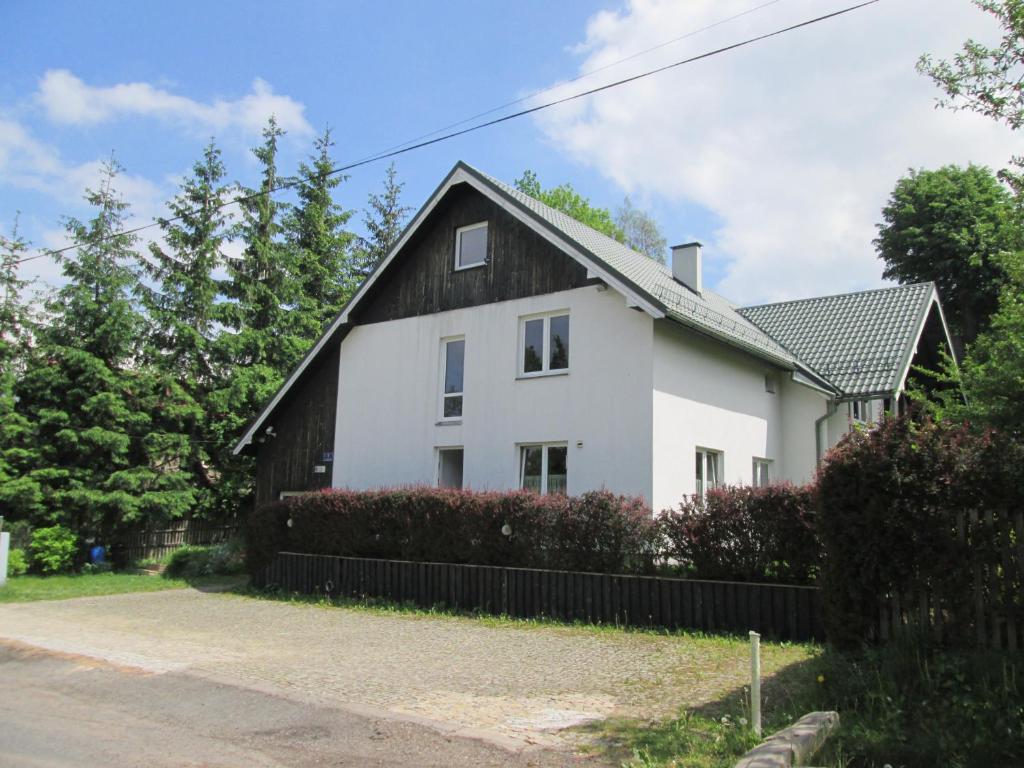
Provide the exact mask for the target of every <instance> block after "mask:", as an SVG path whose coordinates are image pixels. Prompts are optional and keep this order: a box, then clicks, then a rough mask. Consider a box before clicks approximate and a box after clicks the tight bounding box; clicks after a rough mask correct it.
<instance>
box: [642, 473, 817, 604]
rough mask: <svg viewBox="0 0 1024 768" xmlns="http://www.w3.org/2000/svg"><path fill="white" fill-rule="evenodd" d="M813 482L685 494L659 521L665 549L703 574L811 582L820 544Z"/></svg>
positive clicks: (689, 572)
mask: <svg viewBox="0 0 1024 768" xmlns="http://www.w3.org/2000/svg"><path fill="white" fill-rule="evenodd" d="M813 504H814V490H813V487H812V486H809V485H804V486H795V485H790V484H788V483H780V484H776V485H770V486H767V487H763V488H754V487H750V486H729V487H724V488H716V489H714V490H710V491H708V492H707V495H706V498H704V499H701V498H698V497H693V498H689V499H687V500H685V501H684V502H683V503H682V504H680V505H679V507H678V508H677V509H675V510H668V511H666V512H664V513H663V514H662V515H661V517H660V519H659V523H660V526H661V530H662V531H663V533H664V535H665V540H666V550H665V554H666V555H667V556H668V557H670V558H671V559H672V560H674V561H675V562H676V563H678V565H679V566H680V567H681V568H682V569H684V571H685V572H686V573H687V575H690V576H692V577H694V578H699V579H725V580H732V581H762V582H777V583H783V584H809V583H812V582H813V581H814V579H815V576H816V574H817V571H818V567H819V558H820V552H821V546H820V543H819V542H818V538H817V534H816V533H815V527H814V517H815V515H814V511H813Z"/></svg>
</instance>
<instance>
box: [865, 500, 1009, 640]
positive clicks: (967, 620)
mask: <svg viewBox="0 0 1024 768" xmlns="http://www.w3.org/2000/svg"><path fill="white" fill-rule="evenodd" d="M955 536H956V542H957V544H958V545H959V547H960V557H959V562H948V563H942V562H940V563H937V570H939V571H943V570H945V571H947V573H946V574H942V575H943V580H944V581H945V586H944V587H943V588H942V589H941V591H940V589H938V588H936V586H933V585H929V584H928V583H927V582H926V583H925V584H923V585H920V586H918V587H916V588H914V587H911V588H908V589H900V590H892V591H890V592H889V594H886V595H884V596H883V598H882V600H881V601H880V603H881V604H880V606H879V622H878V639H879V640H880V641H882V642H885V641H887V640H889V639H890V638H893V637H896V636H897V635H899V634H901V633H904V632H907V631H908V630H909V631H912V632H914V633H916V634H919V635H923V636H924V637H927V638H929V639H931V640H932V641H934V642H936V643H938V644H941V645H957V646H970V647H976V648H992V649H1004V650H1009V651H1019V650H1024V512H997V511H994V510H991V509H990V510H988V511H986V512H984V513H982V514H980V515H979V514H978V513H977V512H970V513H960V514H959V515H958V516H957V520H956V529H955ZM932 578H934V575H933V576H932Z"/></svg>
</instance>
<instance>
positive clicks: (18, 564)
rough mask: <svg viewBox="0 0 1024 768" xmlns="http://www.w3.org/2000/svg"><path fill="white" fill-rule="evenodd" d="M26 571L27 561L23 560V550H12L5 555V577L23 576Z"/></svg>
mask: <svg viewBox="0 0 1024 768" xmlns="http://www.w3.org/2000/svg"><path fill="white" fill-rule="evenodd" d="M27 570H28V561H27V560H26V559H25V550H23V549H12V550H9V551H8V553H7V575H8V576H10V577H12V578H13V577H15V576H23V575H25V571H27Z"/></svg>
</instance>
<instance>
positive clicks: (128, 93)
mask: <svg viewBox="0 0 1024 768" xmlns="http://www.w3.org/2000/svg"><path fill="white" fill-rule="evenodd" d="M35 98H36V101H37V102H38V103H39V104H40V105H41V106H42V107H43V108H44V109H45V111H46V114H47V116H48V117H49V118H50V120H52V121H54V122H57V123H64V124H67V125H95V124H98V123H104V122H109V121H111V120H116V119H118V118H121V117H131V116H139V117H151V118H154V119H157V120H163V121H166V122H169V123H174V124H179V125H184V126H185V127H187V128H188V129H190V130H192V131H196V132H199V133H209V132H211V131H212V132H216V133H222V132H225V131H230V130H241V131H243V132H245V133H257V132H259V131H260V130H261V129H262V128H263V126H264V125H265V124H266V121H267V118H268V117H270V115H274V116H275V117H276V118H277V122H278V124H279V125H280V126H281V127H282V128H283V129H284V130H286V131H288V132H289V133H290V134H293V135H297V136H308V135H310V134H312V132H313V129H312V126H310V124H309V122H308V121H307V120H306V117H305V110H306V108H305V106H304V105H303V104H301V103H300V102H298V101H295V100H294V99H292V98H291V97H290V96H283V95H281V94H276V93H274V90H273V88H271V86H270V84H269V83H267V82H266V81H264V80H261V79H259V78H257V79H256V80H254V81H253V83H252V89H251V91H250V92H249V93H248V94H246V95H244V96H242V97H240V98H238V99H234V100H227V99H215V100H213V101H212V102H209V103H204V102H200V101H195V100H194V99H190V98H188V97H186V96H179V95H177V94H173V93H171V92H169V91H167V90H164V89H162V88H157V87H156V86H153V85H151V84H150V83H119V84H117V85H111V86H93V85H89V84H87V83H85V82H84V81H82V79H81V78H79V77H77V76H76V75H74V74H73V73H71V72H69V71H68V70H66V69H52V70H49V71H48V72H46V74H44V75H43V77H42V79H41V80H40V82H39V90H38V92H37V93H36V96H35Z"/></svg>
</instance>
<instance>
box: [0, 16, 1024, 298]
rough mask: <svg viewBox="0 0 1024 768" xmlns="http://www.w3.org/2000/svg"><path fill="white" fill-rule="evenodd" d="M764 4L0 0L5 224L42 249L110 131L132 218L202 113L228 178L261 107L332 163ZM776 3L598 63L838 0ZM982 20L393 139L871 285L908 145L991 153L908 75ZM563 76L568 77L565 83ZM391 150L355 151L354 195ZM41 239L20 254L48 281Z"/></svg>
mask: <svg viewBox="0 0 1024 768" xmlns="http://www.w3.org/2000/svg"><path fill="white" fill-rule="evenodd" d="M763 4H764V0H714V1H712V0H679V1H677V2H657V1H656V0H636V2H633V3H628V4H621V3H602V2H559V3H551V2H533V1H520V2H516V3H496V2H495V3H492V2H487V3H480V2H447V3H422V2H375V3H364V2H359V3H355V2H352V3H338V2H295V3H287V4H286V3H269V2H256V1H255V0H250V1H249V2H215V3H199V2H186V1H179V2H175V3H173V4H156V3H138V2H134V3H128V2H98V3H89V4H84V3H57V2H54V3H47V4H41V3H37V2H26V1H22V0H8V2H6V3H4V4H2V5H0V46H2V50H4V56H3V59H2V62H0V231H4V232H6V231H7V230H8V229H9V225H10V222H11V221H12V219H13V216H14V213H15V211H16V210H20V211H21V212H22V214H21V216H22V228H23V230H24V233H25V234H26V235H27V236H28V237H29V238H30V239H31V240H32V241H33V242H34V243H35V244H36V245H40V246H54V245H59V244H61V240H60V232H59V230H60V225H59V220H60V217H61V216H62V215H65V214H70V215H79V216H81V215H86V214H87V213H88V211H87V210H86V209H85V208H84V207H83V206H82V205H81V203H80V201H79V198H80V193H81V187H83V186H84V184H86V183H91V180H92V179H93V178H95V170H96V162H97V160H98V159H101V158H103V157H106V156H108V155H109V153H110V152H111V150H113V151H115V152H116V155H117V158H118V159H119V161H120V162H121V163H122V164H123V165H124V166H125V168H126V171H127V175H126V177H125V178H124V179H123V185H122V186H123V189H124V191H125V193H126V196H127V197H128V198H129V199H130V200H131V201H132V202H133V203H135V206H136V212H137V214H138V216H139V217H140V218H142V219H147V218H151V217H152V216H153V215H155V214H157V213H159V210H160V203H161V201H162V200H164V199H166V198H167V197H168V196H169V195H171V194H173V192H174V186H175V180H176V179H177V178H179V177H180V175H181V174H182V173H184V172H186V170H187V169H188V167H189V166H190V165H191V163H192V162H193V160H194V159H195V158H196V157H198V155H199V153H200V151H201V149H202V146H203V145H204V143H205V142H206V140H207V139H208V138H209V136H210V135H211V134H213V133H215V134H216V135H217V139H218V142H219V143H220V145H221V146H222V148H223V150H224V156H225V161H226V163H227V166H228V170H229V175H230V177H231V178H232V179H235V180H238V181H241V182H243V183H251V182H253V181H254V176H255V172H256V168H255V165H254V164H253V162H252V160H251V158H250V157H249V154H248V148H249V147H250V146H252V145H253V144H254V143H255V142H256V141H257V140H258V135H257V130H258V126H259V125H260V124H261V122H262V121H263V118H264V113H265V112H267V111H271V110H273V111H275V112H276V113H277V115H278V118H279V119H281V120H282V122H284V123H285V125H286V126H287V127H289V129H290V133H289V137H288V139H287V140H286V141H285V143H284V145H283V149H284V151H283V156H282V166H283V170H284V171H285V172H288V171H289V170H290V169H292V168H293V167H294V165H295V163H296V162H297V161H298V160H299V159H300V158H302V157H303V156H304V155H305V154H306V153H307V152H308V151H309V146H310V143H311V141H312V138H313V134H314V133H315V132H318V131H320V130H322V128H323V127H324V126H325V125H330V126H331V127H332V129H333V130H334V132H335V140H336V142H337V147H336V150H335V151H336V159H337V160H338V161H339V162H344V161H348V160H352V159H357V158H361V157H363V156H366V155H369V154H372V153H374V152H376V151H378V150H381V149H384V148H386V147H389V146H390V145H392V144H397V143H400V142H402V141H405V140H407V139H410V138H413V137H415V136H418V135H420V134H422V133H425V132H427V131H430V130H433V129H435V128H438V127H441V126H443V125H446V124H448V123H451V122H454V121H456V120H459V119H462V118H464V117H468V116H470V115H473V114H475V113H478V112H481V111H483V110H486V109H489V108H491V107H494V106H497V105H499V104H502V103H504V102H506V101H509V100H510V99H513V98H516V97H518V96H522V95H524V94H527V93H530V92H532V91H534V90H536V89H538V88H544V87H548V86H553V85H556V84H557V83H559V82H560V81H563V80H566V79H568V78H572V77H574V76H576V75H578V74H580V72H581V71H585V70H589V69H592V68H594V67H598V66H604V65H606V64H608V63H610V62H614V61H616V60H618V59H620V58H623V57H624V56H628V55H631V54H633V53H636V52H637V51H641V50H644V49H646V48H649V47H651V46H653V45H656V44H660V43H663V42H665V41H667V40H670V39H672V38H675V37H679V36H681V35H684V34H685V33H688V32H691V31H694V30H697V29H700V28H701V27H704V26H707V25H709V24H713V23H716V22H719V21H721V20H723V19H725V18H727V17H730V16H733V15H736V14H739V13H743V12H745V11H750V10H752V9H754V8H755V7H756V6H759V5H763ZM843 5H844V3H842V2H829V1H827V0H776V2H773V3H769V4H768V5H767V6H766V7H764V8H761V9H759V10H757V11H754V12H751V13H749V14H747V15H745V16H743V17H742V18H739V19H736V20H734V21H732V22H730V23H728V24H723V25H721V26H719V27H716V28H715V29H713V30H709V31H707V32H704V33H701V34H698V35H694V36H693V37H690V38H687V39H685V40H682V41H680V42H677V43H674V44H671V45H668V46H665V47H664V48H662V49H659V50H658V51H656V52H654V53H652V54H648V55H645V56H641V57H638V58H636V59H633V60H631V61H630V62H628V63H627V64H623V65H620V66H616V67H612V68H611V69H608V70H605V71H603V72H601V73H600V74H599V75H596V76H594V77H591V78H588V79H587V80H585V81H583V83H582V84H584V85H596V84H598V83H600V82H603V81H607V80H608V79H610V78H618V77H621V76H625V75H629V74H633V73H634V72H637V71H640V70H642V69H646V68H648V67H653V66H658V65H660V64H664V63H666V62H668V61H670V60H673V59H677V58H681V57H684V56H687V55H692V54H694V53H697V52H700V51H702V50H706V49H708V48H711V47H715V46H717V45H721V44H725V43H728V42H732V41H734V40H737V39H740V38H742V37H746V36H749V35H751V34H757V33H759V32H764V31H768V30H770V29H773V28H776V27H779V26H784V25H785V24H789V23H792V22H794V21H799V20H802V19H804V18H809V17H811V16H816V15H819V14H821V13H825V12H827V11H830V10H834V9H837V8H839V7H842V6H843ZM972 33H976V34H977V36H979V37H984V38H987V39H993V28H992V26H991V24H989V23H987V21H986V19H985V18H984V17H983V16H982V14H980V12H978V11H976V10H975V9H973V8H972V7H971V6H970V5H969V3H967V2H966V0H941V1H940V2H924V0H902V1H899V0H883V2H882V3H879V4H878V6H873V7H872V8H869V9H866V10H864V11H859V12H857V13H856V14H852V15H851V16H850V17H848V18H843V19H840V20H834V21H830V22H826V23H824V24H822V25H819V26H818V27H815V28H813V29H812V30H804V31H801V32H799V33H795V34H793V35H792V36H790V37H787V38H786V39H785V40H784V41H782V40H779V41H771V42H768V43H764V44H760V45H758V46H756V47H752V48H750V49H745V50H744V51H742V52H738V53H736V54H729V55H727V56H723V57H717V58H715V59H713V60H708V61H706V62H702V63H701V64H699V65H695V66H693V67H687V68H683V69H685V70H686V71H685V72H684V71H682V70H679V71H676V72H673V73H671V74H666V75H662V76H658V77H657V78H652V79H650V80H647V81H644V82H643V83H642V84H637V85H635V86H628V87H627V88H624V89H620V90H616V91H614V92H610V93H609V94H606V95H604V96H601V97H597V98H594V99H590V100H588V101H587V102H586V103H577V104H574V105H572V106H570V107H566V108H561V109H559V110H556V111H553V112H551V113H545V114H544V115H543V116H542V117H540V118H526V119H522V120H518V121H515V122H512V123H507V124H504V125H503V126H501V127H497V128H493V129H488V130H486V131H482V132H480V133H477V134H474V135H471V136H466V137H462V138H459V139H457V140H454V141H452V142H448V143H444V144H440V145H437V146H434V147H431V148H428V149H424V150H421V151H417V152H414V153H411V154H408V155H405V156H403V157H401V158H400V159H399V160H398V161H397V167H398V170H399V175H400V179H401V180H402V181H404V182H405V183H406V187H405V200H406V202H407V203H408V204H409V205H412V206H418V205H419V204H420V203H422V202H423V200H424V198H425V196H426V195H427V194H429V192H430V191H431V190H432V189H433V188H434V187H435V186H436V184H437V183H438V181H440V179H441V178H442V176H443V175H444V174H445V173H446V172H447V170H448V169H449V168H450V167H451V166H452V165H453V164H454V163H455V161H456V160H459V159H463V160H466V161H468V162H470V163H472V164H474V165H476V166H478V167H480V168H481V169H483V170H485V171H487V172H489V173H491V174H493V175H495V176H497V177H499V178H503V179H505V180H508V181H511V180H513V179H514V178H515V177H517V176H518V175H519V174H520V173H521V172H522V170H523V169H525V168H532V169H534V170H536V171H537V172H538V174H539V175H540V178H541V181H542V182H543V183H545V184H549V185H553V184H556V183H560V182H563V181H569V182H571V183H572V184H573V185H574V186H575V187H576V188H577V189H579V190H581V191H582V192H583V193H584V194H586V195H587V196H589V197H590V198H591V200H592V201H593V202H595V203H597V204H600V205H604V206H607V207H610V208H614V207H615V206H617V205H618V204H619V203H620V202H621V200H622V198H623V196H624V195H625V194H626V193H629V194H630V195H631V196H632V197H633V199H634V201H635V202H636V203H638V204H639V205H641V206H642V207H646V208H647V209H649V210H650V211H651V212H652V213H653V214H654V215H655V216H656V218H657V219H658V221H659V222H660V224H661V226H662V229H663V231H664V233H665V235H666V237H667V238H668V239H669V241H671V242H675V241H683V240H688V239H694V238H696V239H701V240H703V241H704V242H705V243H706V244H707V254H706V257H705V262H706V270H707V279H708V282H709V283H710V284H711V285H712V286H715V285H718V286H719V287H720V289H721V290H722V291H723V292H725V293H726V294H727V295H729V296H734V297H736V298H737V299H739V300H741V301H744V302H753V301H762V300H774V299H779V298H789V297H792V296H797V295H809V294H813V293H828V292H837V291H841V290H853V289H857V288H864V287H872V286H874V285H878V284H879V283H880V272H881V270H880V268H879V267H878V264H877V262H876V260H875V258H874V255H873V253H872V248H871V245H870V239H871V237H872V235H873V224H874V222H875V221H877V219H878V213H877V212H878V210H879V208H880V207H881V204H882V203H884V199H885V195H886V193H887V192H888V190H889V189H891V187H892V185H893V183H894V182H895V180H896V178H897V177H898V176H899V174H900V173H902V172H904V171H905V169H906V168H907V167H911V166H934V165H938V164H942V163H945V162H960V163H963V162H967V161H977V162H982V163H987V164H990V165H993V166H998V165H1001V164H1003V163H1004V162H1005V160H1006V158H1008V157H1009V156H1010V155H1011V154H1012V153H1013V152H1015V151H1018V152H1019V151H1020V150H1019V146H1018V145H1019V141H1018V140H1017V138H1016V137H1015V136H1012V135H1010V134H1008V133H1007V132H1005V131H1002V130H1001V129H999V128H998V127H997V126H994V125H990V124H988V123H986V122H985V121H983V120H980V119H977V118H973V117H972V116H970V115H963V114H961V115H952V114H951V113H947V112H937V111H936V110H934V108H933V100H934V97H935V92H934V89H933V88H932V86H931V85H930V83H928V82H927V81H926V80H924V78H922V77H920V76H919V75H917V74H916V73H914V71H913V63H914V61H915V60H916V58H917V56H918V55H919V54H920V53H922V52H924V51H932V52H935V53H937V54H939V55H947V56H948V55H950V54H951V53H953V52H954V51H955V49H956V47H957V45H958V44H959V42H960V41H961V40H962V39H963V37H964V36H965V35H966V34H972ZM579 87H581V84H573V85H571V86H568V88H567V89H565V90H556V91H555V92H554V93H556V94H559V95H560V94H562V93H566V92H568V91H569V90H575V89H577V88H579ZM383 171H384V165H383V164H378V165H371V166H369V167H364V168H362V169H359V170H357V171H354V172H353V173H352V176H351V179H350V180H349V181H348V182H347V183H346V184H345V185H344V186H343V187H342V191H341V193H340V196H341V200H342V202H343V203H344V204H345V205H346V206H348V207H351V208H356V209H361V208H362V207H363V206H364V205H365V200H366V195H367V193H368V192H371V191H375V190H377V189H378V188H379V185H380V179H381V176H382V174H383ZM45 262H46V260H39V261H36V262H32V263H31V266H30V265H29V264H26V265H25V272H26V275H28V276H31V275H34V274H38V275H39V276H40V277H41V278H42V279H44V280H47V281H51V282H52V281H53V280H55V279H56V277H55V276H56V274H57V271H56V268H55V267H53V266H52V265H48V264H46V263H45Z"/></svg>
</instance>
